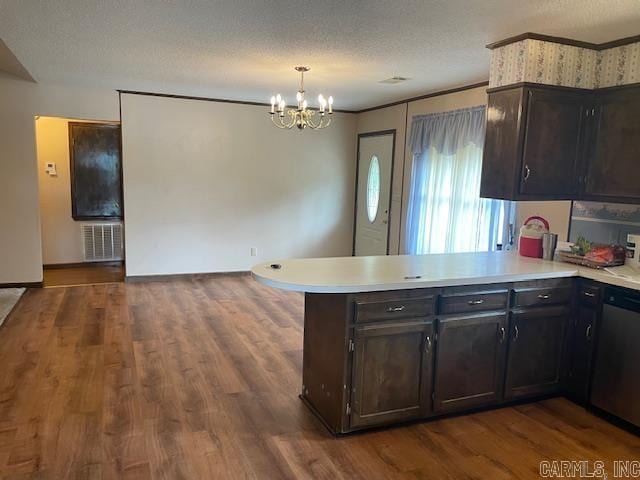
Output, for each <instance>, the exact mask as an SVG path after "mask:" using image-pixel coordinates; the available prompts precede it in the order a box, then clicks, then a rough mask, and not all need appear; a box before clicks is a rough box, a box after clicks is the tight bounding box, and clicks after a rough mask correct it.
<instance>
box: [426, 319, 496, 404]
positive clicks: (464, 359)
mask: <svg viewBox="0 0 640 480" xmlns="http://www.w3.org/2000/svg"><path fill="white" fill-rule="evenodd" d="M506 326H507V317H506V313H504V314H498V315H496V314H477V315H475V316H465V317H451V318H445V319H440V320H439V321H438V342H437V347H436V349H437V351H436V370H435V381H434V411H435V412H448V411H454V410H461V409H466V408H471V407H477V406H480V405H487V404H492V403H497V402H498V401H499V400H500V398H501V396H502V379H503V376H504V355H505V352H506V349H505V345H506Z"/></svg>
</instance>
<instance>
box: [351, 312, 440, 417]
mask: <svg viewBox="0 0 640 480" xmlns="http://www.w3.org/2000/svg"><path fill="white" fill-rule="evenodd" d="M354 337H355V357H354V363H353V384H352V392H351V401H352V404H351V409H352V412H351V426H352V427H358V426H363V425H375V424H384V423H388V422H393V421H400V420H407V419H411V418H419V417H422V416H424V415H425V414H426V413H427V412H428V411H429V409H430V404H431V402H430V400H431V376H432V367H431V365H432V350H433V346H432V344H433V324H432V322H431V321H410V322H394V323H387V324H377V325H367V326H362V327H356V328H355V332H354Z"/></svg>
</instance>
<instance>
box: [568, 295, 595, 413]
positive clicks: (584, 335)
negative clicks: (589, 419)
mask: <svg viewBox="0 0 640 480" xmlns="http://www.w3.org/2000/svg"><path fill="white" fill-rule="evenodd" d="M597 320H598V310H597V308H595V307H593V306H592V305H588V304H584V303H582V302H580V303H578V306H577V308H576V311H575V313H574V316H573V322H571V326H570V330H569V334H570V337H571V338H570V347H569V348H570V352H571V356H570V358H569V365H568V372H567V393H568V394H569V395H571V398H573V399H574V400H575V401H577V402H579V403H586V402H587V399H588V390H589V375H590V373H591V358H592V354H593V334H594V331H595V328H596V322H597Z"/></svg>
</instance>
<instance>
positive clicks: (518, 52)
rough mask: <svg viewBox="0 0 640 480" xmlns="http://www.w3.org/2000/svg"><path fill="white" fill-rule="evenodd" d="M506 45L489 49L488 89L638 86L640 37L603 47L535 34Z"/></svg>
mask: <svg viewBox="0 0 640 480" xmlns="http://www.w3.org/2000/svg"><path fill="white" fill-rule="evenodd" d="M523 37H527V38H523ZM507 42H508V40H507V41H505V42H497V43H496V44H493V45H489V46H488V48H490V49H491V64H490V73H489V88H495V87H502V86H506V85H513V84H517V83H523V82H527V83H538V84H543V85H557V86H564V87H573V88H584V89H596V88H606V87H613V86H618V85H629V84H632V83H638V82H640V37H633V38H630V39H628V40H627V41H626V42H625V41H624V40H622V41H620V42H610V43H609V44H604V45H602V46H600V45H597V44H587V43H585V42H578V41H574V40H569V39H554V38H553V37H544V36H542V35H536V34H527V35H522V36H520V37H515V38H514V39H513V41H512V42H509V43H507ZM619 43H623V44H622V45H620V44H619ZM607 45H611V46H610V47H608V48H607ZM603 47H604V48H603Z"/></svg>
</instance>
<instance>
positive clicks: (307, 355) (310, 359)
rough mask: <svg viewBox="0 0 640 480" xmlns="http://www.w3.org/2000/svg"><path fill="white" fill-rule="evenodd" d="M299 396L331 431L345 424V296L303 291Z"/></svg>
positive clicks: (341, 427)
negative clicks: (302, 338)
mask: <svg viewBox="0 0 640 480" xmlns="http://www.w3.org/2000/svg"><path fill="white" fill-rule="evenodd" d="M304 298H305V302H304V318H305V322H304V348H303V360H302V384H303V385H302V396H303V397H304V398H305V399H306V401H308V402H309V403H310V404H311V405H313V407H314V409H315V410H316V411H317V412H318V413H319V414H320V416H321V417H322V418H323V420H324V421H325V422H326V423H327V424H328V426H329V428H330V429H331V430H332V431H333V432H340V431H343V430H344V429H345V428H346V425H344V421H343V420H345V418H346V412H345V405H346V399H345V395H346V393H347V392H346V391H345V389H344V385H345V382H346V375H347V373H346V372H347V368H348V367H350V365H348V361H347V360H348V359H347V355H348V353H349V352H348V350H349V348H348V335H347V324H348V322H349V317H350V315H349V313H348V303H347V296H346V295H342V294H314V293H306V294H305V297H304Z"/></svg>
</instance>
